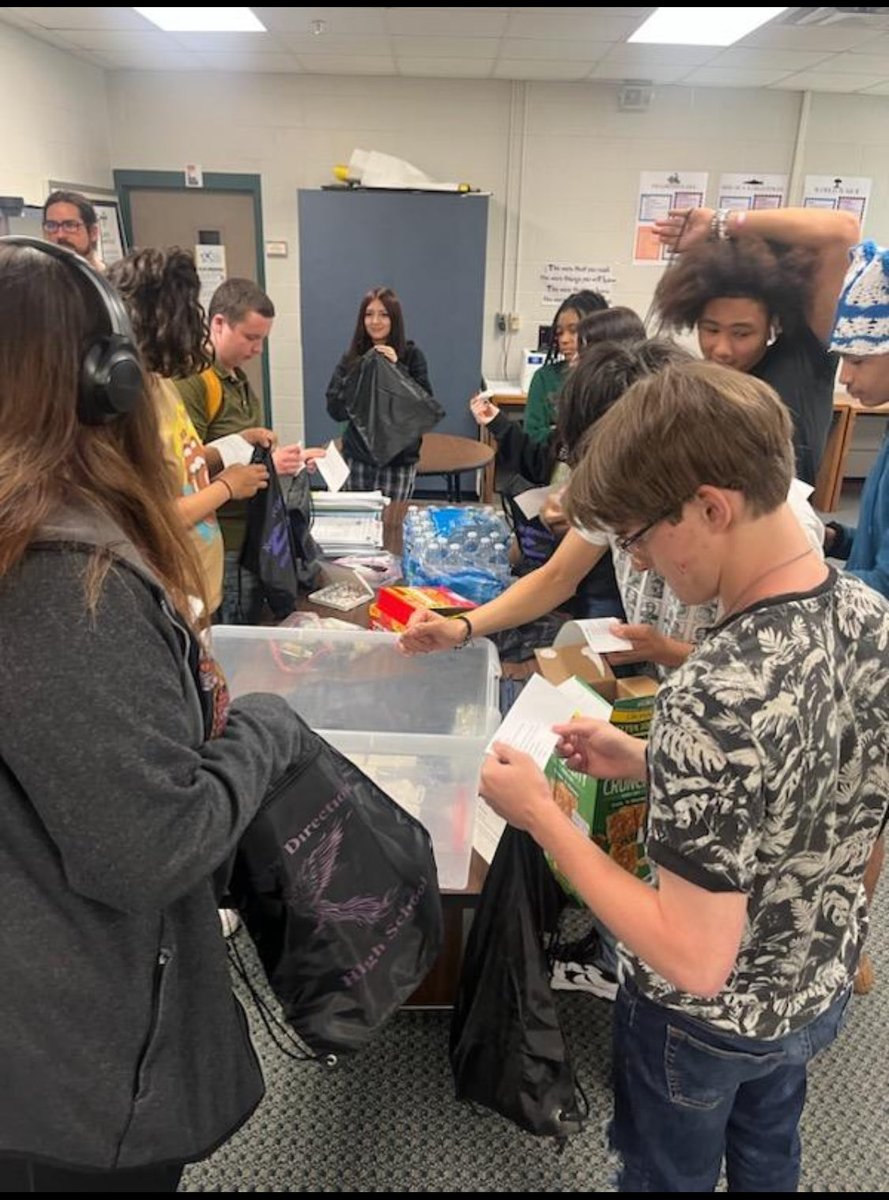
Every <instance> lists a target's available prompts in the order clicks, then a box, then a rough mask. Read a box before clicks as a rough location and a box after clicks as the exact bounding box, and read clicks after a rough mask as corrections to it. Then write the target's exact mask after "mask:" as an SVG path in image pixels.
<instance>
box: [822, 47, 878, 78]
mask: <svg viewBox="0 0 889 1200" xmlns="http://www.w3.org/2000/svg"><path fill="white" fill-rule="evenodd" d="M824 69H825V71H827V72H829V73H830V74H831V75H845V74H849V75H855V76H858V75H881V76H882V75H889V54H887V53H886V52H885V51H884V52H883V53H882V54H850V53H848V52H846V53H845V54H833V55H831V57H830V58H829V59H828V61H827V62H826V63H825V64H824Z"/></svg>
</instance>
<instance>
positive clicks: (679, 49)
mask: <svg viewBox="0 0 889 1200" xmlns="http://www.w3.org/2000/svg"><path fill="white" fill-rule="evenodd" d="M718 53H719V51H718V50H717V49H716V47H715V46H627V45H619V46H615V47H614V48H613V49H611V50H609V51H608V53H607V54H606V55H605V57H604V58H603V59H602V60H601V61H602V62H603V64H604V63H608V64H611V63H614V64H615V66H619V67H624V68H626V70H627V72H628V73H630V74H632V73H633V72H639V73H640V74H644V73H645V71H646V69H647V68H648V67H688V68H690V67H700V66H703V65H704V64H705V63H708V62H710V61H712V59H714V58H715V57H716V55H717V54H718Z"/></svg>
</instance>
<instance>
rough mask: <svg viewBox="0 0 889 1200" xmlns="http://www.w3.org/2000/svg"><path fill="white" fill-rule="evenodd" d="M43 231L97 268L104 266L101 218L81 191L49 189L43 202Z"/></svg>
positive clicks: (53, 240)
mask: <svg viewBox="0 0 889 1200" xmlns="http://www.w3.org/2000/svg"><path fill="white" fill-rule="evenodd" d="M43 233H44V235H45V237H46V240H47V241H48V242H54V243H55V244H56V245H57V246H67V247H68V249H69V250H73V251H74V253H75V254H79V255H80V257H81V258H85V259H86V261H87V262H88V263H89V264H90V266H92V267H95V269H96V270H97V271H104V270H105V264H104V263H103V262H102V260H101V258H100V257H99V249H98V247H99V218H98V217H97V216H96V210H95V209H94V208H93V206H92V204H90V202H89V200H87V198H86V196H82V195H81V194H80V192H65V191H55V192H50V194H49V195H48V196H47V198H46V203H45V204H44V205H43Z"/></svg>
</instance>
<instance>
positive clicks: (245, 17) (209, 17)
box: [133, 8, 266, 33]
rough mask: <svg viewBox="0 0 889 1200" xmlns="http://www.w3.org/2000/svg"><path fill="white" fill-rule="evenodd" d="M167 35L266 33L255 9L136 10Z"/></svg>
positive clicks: (135, 9) (134, 10)
mask: <svg viewBox="0 0 889 1200" xmlns="http://www.w3.org/2000/svg"><path fill="white" fill-rule="evenodd" d="M133 12H137V13H141V14H142V16H143V17H145V19H146V20H147V21H150V22H151V23H152V25H157V26H158V27H159V28H160V29H164V30H166V31H167V32H168V33H265V32H266V28H265V25H263V24H262V22H261V21H260V20H259V18H258V17H257V16H256V14H255V13H254V11H253V9H252V8H134V9H133Z"/></svg>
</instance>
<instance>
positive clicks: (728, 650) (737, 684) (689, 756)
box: [481, 363, 889, 1191]
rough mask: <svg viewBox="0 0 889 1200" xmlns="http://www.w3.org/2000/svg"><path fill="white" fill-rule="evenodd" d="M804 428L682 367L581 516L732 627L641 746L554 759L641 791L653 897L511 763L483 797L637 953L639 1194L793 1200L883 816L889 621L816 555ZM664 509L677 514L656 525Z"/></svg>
mask: <svg viewBox="0 0 889 1200" xmlns="http://www.w3.org/2000/svg"><path fill="white" fill-rule="evenodd" d="M791 434H792V427H791V422H790V417H789V415H788V413H787V411H786V409H785V408H784V407H783V405H782V404H781V403H780V401H779V400H778V397H777V395H776V394H775V392H773V391H772V389H771V388H769V387H768V386H767V385H766V384H763V383H762V382H761V381H759V380H757V379H755V378H753V377H752V376H749V375H745V374H742V373H741V372H739V371H735V370H732V369H729V368H724V367H719V366H716V365H713V364H708V363H684V364H679V365H675V366H670V367H667V368H666V369H665V370H664V371H662V372H661V373H659V374H657V375H654V376H652V377H650V378H646V379H643V380H641V381H640V382H638V383H636V384H634V385H633V387H631V388H630V390H629V391H628V392H627V393H626V394H625V395H624V396H623V398H622V399H621V401H620V403H619V404H616V405H615V406H614V407H613V408H612V409H611V410H610V411H609V412H608V413H607V414H606V416H605V417H603V418H602V420H601V421H600V422H599V423H598V424H597V426H596V429H595V431H594V433H593V434H592V436H591V440H590V443H589V448H588V450H587V452H586V455H585V457H584V459H583V461H582V463H581V464H580V466H579V467H578V468H577V470H576V471H575V473H574V475H573V476H572V480H571V484H570V485H569V489H568V504H567V508H568V515H569V518H570V519H572V520H573V521H574V522H575V523H577V524H580V525H583V526H587V527H596V526H598V527H600V528H608V529H614V530H616V531H617V532H618V534H619V535H620V536H622V537H624V538H626V539H630V538H634V537H636V535H637V534H642V533H643V532H644V537H640V538H637V540H636V542H635V545H634V546H633V554H634V557H635V558H637V559H638V560H639V561H640V563H641V564H642V565H645V566H647V567H649V568H650V569H652V570H654V571H656V572H658V573H659V574H661V575H662V576H663V577H664V579H665V581H666V583H667V584H669V586H670V588H671V589H672V590H673V591H674V592H675V593H676V595H677V596H678V597H679V599H680V600H681V601H682V602H683V603H685V604H701V603H705V602H707V601H709V600H713V599H718V600H719V602H720V605H721V608H722V611H723V613H724V616H723V618H722V620H721V622H720V624H719V625H717V626H716V627H715V628H714V629H713V630H711V631H709V632H708V633H706V634H705V635H704V636H703V637H702V639H701V641H700V643H699V645H698V646H697V647H696V648H695V650H694V652H693V653H692V654H691V656H690V657H689V658H688V660H687V661H686V662H685V663H684V664H683V665H682V666H680V667H678V668H677V669H676V670H675V671H674V672H673V673H672V674H671V675H670V676H669V677H668V678H667V679H666V680H665V681H664V683H663V684H662V685H661V687H660V690H659V692H658V696H657V700H656V708H655V717H654V721H653V723H652V729H651V737H650V740H649V742H648V744H647V746H646V745H645V744H644V743H642V742H640V741H638V740H637V739H635V738H631V737H629V736H627V735H625V734H623V733H622V732H620V731H619V730H616V729H615V728H614V727H613V726H611V725H609V724H607V723H605V722H601V721H594V720H589V719H582V720H576V721H572V722H570V723H568V724H567V725H563V726H557V727H556V732H557V733H558V734H559V735H560V742H559V747H558V749H559V752H560V753H561V754H562V756H563V757H564V758H565V759H566V760H567V762H568V764H569V765H570V766H571V767H572V768H574V769H575V770H580V771H584V772H586V773H587V774H591V775H595V776H597V777H599V778H614V779H624V778H631V777H632V778H639V779H647V781H648V804H649V811H648V818H647V825H646V831H645V833H646V842H647V852H648V857H649V859H650V861H651V862H652V863H653V864H654V865H655V868H656V880H655V883H654V886H649V885H647V884H644V883H642V882H641V881H640V880H638V879H636V878H634V877H633V876H631V875H630V874H629V873H628V872H626V871H624V870H623V869H622V868H621V867H620V866H618V864H617V863H615V862H613V861H612V860H610V859H609V858H608V857H607V855H605V854H604V853H603V851H601V850H600V849H599V847H597V846H596V845H595V844H594V843H593V842H592V841H590V839H589V837H588V836H586V835H585V834H584V833H582V832H581V831H580V830H579V829H578V828H576V827H575V826H574V825H573V824H572V822H571V820H570V819H569V818H568V817H566V816H565V814H564V813H562V812H561V811H560V810H559V808H558V807H557V806H556V805H555V804H554V802H553V799H552V792H551V788H550V785H549V783H548V782H547V780H546V779H545V778H544V776H543V773H542V772H541V771H540V770H539V768H537V766H536V765H535V764H534V762H533V760H532V759H530V758H529V757H528V756H527V755H526V754H523V753H521V752H519V751H516V750H514V749H512V748H511V747H509V746H506V745H503V744H496V745H495V746H494V753H493V755H491V756H489V757H488V759H487V760H486V762H485V765H484V768H483V770H482V779H481V793H482V795H483V796H484V797H485V798H486V800H487V801H488V802H489V803H490V804H491V805H492V807H493V808H495V810H496V811H497V812H498V813H500V815H501V816H503V817H505V818H506V819H507V820H508V821H510V822H511V823H512V824H514V825H516V826H518V827H519V828H522V829H526V830H527V831H528V832H529V833H530V834H531V835H532V836H533V837H534V838H535V840H536V841H538V842H539V844H540V845H541V846H542V847H543V848H544V849H545V850H546V851H547V852H548V853H549V854H551V855H552V856H553V858H555V859H557V860H558V862H559V865H560V867H561V869H562V870H563V872H564V873H565V874H566V875H567V876H568V878H569V879H570V880H571V882H572V883H573V884H574V886H575V887H576V888H577V890H578V891H579V892H580V893H581V894H582V895H583V897H584V899H585V900H586V902H587V903H588V905H589V907H590V908H591V909H592V910H593V912H594V913H595V914H596V915H597V916H598V917H599V918H600V919H601V920H602V921H603V922H604V923H605V924H606V925H607V926H608V927H609V928H610V929H612V930H613V931H614V932H615V933H616V935H617V936H618V938H619V939H620V940H621V943H622V945H621V988H620V992H619V994H618V998H617V1003H616V1009H615V1022H614V1060H615V1113H614V1122H613V1125H612V1140H613V1144H614V1146H615V1149H616V1150H617V1151H618V1152H619V1153H620V1155H621V1157H622V1160H623V1170H622V1173H621V1179H620V1187H621V1190H624V1191H712V1190H713V1188H714V1187H715V1185H716V1182H717V1179H718V1177H719V1173H720V1168H721V1165H722V1160H723V1157H724V1158H725V1164H726V1171H727V1176H728V1187H729V1190H731V1191H795V1190H796V1188H797V1185H798V1181H799V1167H800V1140H799V1132H798V1125H799V1119H800V1115H801V1113H802V1109H803V1105H804V1102H805V1092H806V1064H807V1062H808V1060H809V1059H810V1058H811V1057H813V1056H814V1055H815V1054H816V1053H818V1051H820V1050H821V1049H823V1048H824V1047H825V1046H827V1045H828V1044H830V1042H831V1041H833V1039H834V1038H835V1037H836V1034H837V1032H838V1031H839V1028H840V1025H841V1023H842V1019H843V1015H844V1011H845V1008H846V1005H847V1002H848V999H849V994H850V991H851V986H852V978H853V976H854V973H855V969H856V965H857V962H858V959H859V956H860V953H861V946H862V943H863V941H864V936H865V932H866V928H867V902H866V898H865V891H864V886H863V876H864V871H865V867H866V865H867V863H868V860H869V857H870V855H871V853H872V850H873V847H874V844H875V842H876V839H877V836H878V832H879V829H880V824H881V821H882V819H883V816H884V813H885V809H886V795H885V788H886V778H887V770H889V750H887V741H886V736H885V730H886V727H887V724H889V601H887V600H886V599H885V598H884V597H882V596H880V595H879V594H878V593H877V592H875V591H874V590H873V589H871V588H869V587H867V586H866V585H865V584H863V583H862V582H861V581H860V580H858V579H855V578H853V577H851V576H848V575H840V574H838V573H837V572H836V571H834V570H833V569H832V568H830V567H828V566H827V565H826V564H825V563H824V562H823V560H821V559H820V558H819V557H818V556H817V554H816V553H815V552H814V551H813V548H812V547H811V545H810V543H809V542H808V541H807V539H806V536H805V534H804V533H803V531H802V529H801V527H800V525H799V522H798V521H797V520H796V518H795V517H794V516H793V513H792V512H791V510H790V507H789V505H788V503H787V494H788V488H789V485H790V480H791V478H792V476H793V466H794V455H793V447H792V444H791ZM665 513H666V514H667V515H666V516H663V515H661V516H659V515H658V514H665Z"/></svg>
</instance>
